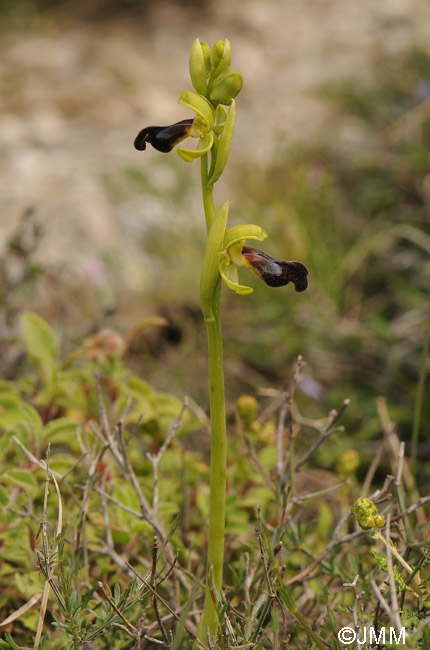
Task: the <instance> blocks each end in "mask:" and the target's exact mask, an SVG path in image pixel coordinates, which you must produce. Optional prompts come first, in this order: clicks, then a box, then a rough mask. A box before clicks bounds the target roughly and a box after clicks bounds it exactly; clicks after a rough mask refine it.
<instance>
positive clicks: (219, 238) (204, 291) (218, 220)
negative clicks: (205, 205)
mask: <svg viewBox="0 0 430 650" xmlns="http://www.w3.org/2000/svg"><path fill="white" fill-rule="evenodd" d="M229 208H230V201H225V203H223V204H222V205H221V207H220V208H219V209H218V210H217V213H216V215H215V218H214V220H213V222H212V225H211V227H210V230H209V234H208V239H207V244H206V251H205V257H204V260H203V266H202V275H201V279H200V301H201V305H202V311H203V316H204V318H205V321H210V320H213V318H214V315H213V305H212V300H213V296H214V295H215V289H216V286H217V284H218V282H219V279H220V278H219V272H220V269H219V262H218V254H219V253H221V250H222V246H223V242H224V235H225V227H226V224H227V219H228V211H229Z"/></svg>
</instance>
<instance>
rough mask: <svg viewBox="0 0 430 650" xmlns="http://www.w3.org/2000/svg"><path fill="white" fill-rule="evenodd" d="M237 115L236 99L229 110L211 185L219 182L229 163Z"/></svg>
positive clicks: (210, 181)
mask: <svg viewBox="0 0 430 650" xmlns="http://www.w3.org/2000/svg"><path fill="white" fill-rule="evenodd" d="M235 117H236V105H235V102H234V99H232V100H231V106H230V110H229V111H228V114H227V117H226V120H225V124H224V128H223V131H222V135H221V138H220V141H219V147H218V153H217V157H216V163H215V168H214V171H213V174H212V175H211V177H210V179H209V185H213V184H214V183H216V182H217V180H218V179H219V177H220V176H221V174H222V173H223V171H224V168H225V166H226V164H227V160H228V155H229V153H230V147H231V140H232V138H233V131H234V122H235Z"/></svg>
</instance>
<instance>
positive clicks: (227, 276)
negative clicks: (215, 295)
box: [219, 253, 253, 296]
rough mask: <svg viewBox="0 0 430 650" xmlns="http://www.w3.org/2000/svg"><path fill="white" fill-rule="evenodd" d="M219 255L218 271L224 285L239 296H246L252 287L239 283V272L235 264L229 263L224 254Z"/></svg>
mask: <svg viewBox="0 0 430 650" xmlns="http://www.w3.org/2000/svg"><path fill="white" fill-rule="evenodd" d="M221 255H222V259H221V262H220V265H219V272H220V275H221V277H222V279H223V280H224V282H225V283H226V285H227V286H228V287H229V288H230V289H232V290H233V291H235V292H236V293H238V294H239V295H240V296H246V295H248V294H249V293H252V291H253V289H252V287H247V286H245V285H244V284H239V274H238V271H237V266H236V264H231V263H230V260H229V259H228V256H226V255H225V254H222V253H221Z"/></svg>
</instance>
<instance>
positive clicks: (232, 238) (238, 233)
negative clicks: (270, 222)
mask: <svg viewBox="0 0 430 650" xmlns="http://www.w3.org/2000/svg"><path fill="white" fill-rule="evenodd" d="M266 237H267V232H266V231H265V230H263V228H261V227H260V226H256V225H255V224H253V223H247V224H242V225H240V226H233V228H229V229H228V230H226V233H225V236H224V248H225V249H227V248H230V246H233V245H234V244H236V243H238V242H242V241H245V240H246V239H257V240H258V241H264V240H265V239H266Z"/></svg>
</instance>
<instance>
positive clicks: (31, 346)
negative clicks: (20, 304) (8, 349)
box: [21, 312, 59, 388]
mask: <svg viewBox="0 0 430 650" xmlns="http://www.w3.org/2000/svg"><path fill="white" fill-rule="evenodd" d="M21 326H22V331H23V335H24V343H25V346H26V349H27V354H28V356H29V357H30V358H31V359H33V361H34V362H35V363H36V365H37V367H38V369H39V371H40V373H41V375H42V377H43V379H44V380H45V382H46V383H47V384H48V386H49V387H51V388H52V386H53V384H54V381H55V375H56V369H57V361H58V351H59V342H58V337H57V335H56V333H55V332H54V330H53V329H52V328H51V326H50V325H49V324H48V323H47V322H46V321H45V320H44V319H43V318H41V317H40V316H38V315H37V314H35V313H33V312H26V313H24V314H23V315H22V317H21Z"/></svg>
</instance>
